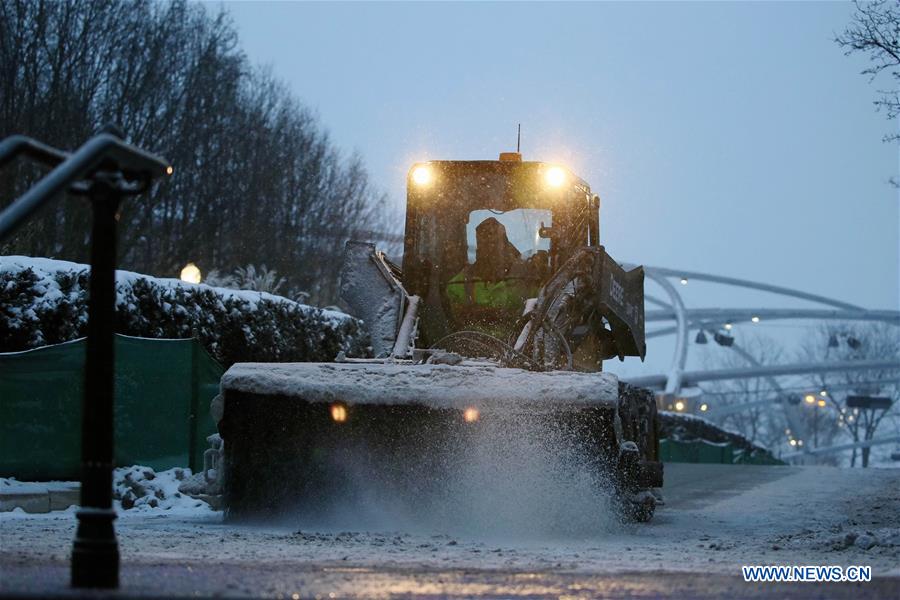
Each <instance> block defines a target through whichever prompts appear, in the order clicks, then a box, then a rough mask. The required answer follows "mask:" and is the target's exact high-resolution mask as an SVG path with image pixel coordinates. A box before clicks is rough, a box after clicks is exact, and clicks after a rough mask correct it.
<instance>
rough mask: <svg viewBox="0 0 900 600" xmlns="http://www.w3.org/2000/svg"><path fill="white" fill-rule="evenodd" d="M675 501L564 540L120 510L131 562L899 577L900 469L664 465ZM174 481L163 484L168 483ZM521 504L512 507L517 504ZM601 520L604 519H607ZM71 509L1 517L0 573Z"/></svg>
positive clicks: (62, 555)
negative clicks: (809, 569)
mask: <svg viewBox="0 0 900 600" xmlns="http://www.w3.org/2000/svg"><path fill="white" fill-rule="evenodd" d="M666 469H667V474H666V476H667V485H666V487H665V488H664V494H665V496H666V501H667V504H666V506H664V507H661V508H660V509H659V510H658V511H657V515H656V516H655V517H654V520H653V521H652V522H651V523H649V524H644V525H638V524H627V525H623V524H613V525H608V526H607V527H606V531H605V533H603V534H597V533H592V534H584V535H569V536H567V537H565V538H558V537H557V538H553V537H541V536H530V535H528V534H527V533H522V532H519V534H518V535H516V536H506V537H504V536H496V535H495V536H491V537H488V536H484V537H481V536H477V535H471V534H470V535H460V534H459V533H458V532H454V531H440V530H435V531H419V532H411V531H397V530H393V529H391V528H390V527H385V528H383V529H379V530H369V531H366V530H355V531H342V529H341V527H340V523H332V524H319V525H318V526H313V525H312V524H310V523H300V522H296V523H285V524H280V525H277V526H276V525H272V526H267V527H257V526H249V525H240V524H232V523H226V522H223V520H222V516H221V513H213V512H212V511H210V510H208V509H203V510H200V509H199V508H198V509H197V510H194V511H191V510H184V511H175V510H174V508H173V509H172V510H169V511H167V510H165V509H163V508H161V507H157V508H150V507H147V508H145V509H143V510H140V511H138V510H130V511H120V517H121V518H120V519H119V521H117V524H116V527H117V531H118V535H119V542H120V546H121V549H122V556H123V562H124V563H128V562H131V563H141V564H145V563H146V564H150V563H153V562H154V561H160V560H167V561H180V562H184V563H186V564H190V563H191V562H195V563H197V564H200V563H203V564H209V563H211V562H214V563H216V564H235V565H254V564H299V563H303V564H304V565H309V564H316V565H321V566H323V567H328V566H329V565H331V566H334V567H339V568H354V567H373V566H377V567H381V568H392V567H409V568H418V567H422V568H429V567H430V568H441V569H454V568H462V569H502V570H533V571H534V570H543V571H546V570H553V571H554V572H578V573H610V572H625V571H629V572H633V571H654V572H658V571H683V572H694V573H707V574H709V573H721V574H726V575H736V574H738V573H739V568H740V566H741V565H755V564H788V565H843V566H847V565H871V566H872V568H873V574H874V576H875V577H883V576H886V575H892V576H900V472H898V471H897V470H887V469H885V470H880V469H865V470H863V469H837V468H830V467H776V466H744V465H739V466H738V465H691V464H667V465H666ZM167 485H168V484H167ZM509 502H510V503H515V502H516V499H515V498H510V499H509ZM604 518H605V517H604V515H598V519H604ZM74 528H75V519H74V516H73V515H72V514H67V513H51V514H47V515H23V514H10V513H6V514H2V515H0V564H3V563H7V564H9V563H14V564H29V565H31V564H36V563H40V562H42V561H65V560H67V558H68V552H69V548H70V546H71V540H72V536H73V534H74Z"/></svg>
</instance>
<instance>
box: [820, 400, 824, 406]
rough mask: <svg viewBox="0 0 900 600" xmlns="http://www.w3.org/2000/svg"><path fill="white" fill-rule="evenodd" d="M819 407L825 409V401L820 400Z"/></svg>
mask: <svg viewBox="0 0 900 600" xmlns="http://www.w3.org/2000/svg"><path fill="white" fill-rule="evenodd" d="M819 407H820V408H824V407H825V401H824V400H819Z"/></svg>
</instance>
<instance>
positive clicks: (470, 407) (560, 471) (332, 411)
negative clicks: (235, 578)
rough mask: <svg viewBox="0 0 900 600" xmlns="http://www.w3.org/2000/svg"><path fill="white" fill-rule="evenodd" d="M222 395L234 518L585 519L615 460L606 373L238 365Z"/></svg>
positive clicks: (614, 422)
mask: <svg viewBox="0 0 900 600" xmlns="http://www.w3.org/2000/svg"><path fill="white" fill-rule="evenodd" d="M222 393H223V396H224V413H223V416H222V420H221V422H220V423H219V430H220V433H221V435H222V438H223V439H224V441H225V503H226V507H227V516H228V518H229V519H232V520H246V519H289V520H291V522H293V523H300V524H303V523H317V524H318V523H335V524H341V525H343V526H353V525H354V524H355V525H357V526H366V525H369V524H371V523H373V522H378V520H379V519H383V518H386V519H387V520H388V521H389V522H391V523H396V522H397V521H398V520H401V521H402V520H404V519H405V520H409V521H412V522H417V521H418V522H421V521H422V519H423V518H425V520H426V521H427V522H428V523H431V524H434V523H435V522H437V523H440V524H452V523H453V522H454V521H466V520H471V517H472V516H473V515H482V516H483V517H485V516H487V515H491V514H493V515H495V516H496V518H497V519H502V518H503V517H504V515H506V514H507V513H510V511H511V513H512V514H513V516H514V517H515V518H516V519H518V520H520V521H521V520H523V519H525V520H527V519H528V518H530V517H529V515H528V514H523V511H524V513H529V511H533V512H535V514H538V513H540V515H541V516H542V518H543V517H546V515H548V514H551V513H553V512H554V511H571V510H572V507H573V505H575V506H577V507H578V508H577V512H578V513H579V514H582V515H587V518H590V515H591V513H594V514H600V513H603V512H604V511H607V509H605V508H604V506H603V503H604V502H605V499H607V498H608V497H609V492H610V490H611V489H613V488H614V487H615V484H614V482H612V479H613V478H614V477H612V476H613V475H614V471H615V469H616V467H617V464H618V461H620V460H621V457H620V451H619V448H620V446H621V445H622V444H621V443H622V440H621V439H619V435H620V433H621V432H622V431H623V426H622V423H621V422H619V420H620V419H619V413H620V407H619V406H618V402H619V400H618V398H619V383H618V381H617V379H616V377H615V376H613V375H611V374H607V373H574V372H545V373H535V372H528V371H521V370H517V369H506V368H497V367H492V366H448V365H403V364H381V363H334V364H316V363H298V364H252V363H247V364H237V365H235V366H233V367H232V368H231V369H230V370H229V371H228V372H227V373H226V374H225V376H224V377H223V379H222ZM617 432H619V433H617ZM642 478H643V477H642ZM561 498H564V499H565V500H564V501H560V499H561ZM511 507H512V508H511ZM607 512H608V511H607ZM532 516H534V515H532ZM558 516H559V518H560V519H564V518H565V515H563V514H562V513H561V514H560V515H558ZM511 518H512V517H511ZM554 518H556V517H554ZM579 527H581V525H579Z"/></svg>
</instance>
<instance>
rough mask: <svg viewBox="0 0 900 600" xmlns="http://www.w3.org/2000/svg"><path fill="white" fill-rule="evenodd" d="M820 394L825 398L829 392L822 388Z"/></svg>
mask: <svg viewBox="0 0 900 600" xmlns="http://www.w3.org/2000/svg"><path fill="white" fill-rule="evenodd" d="M819 395H820V396H822V397H823V398H824V397H825V396H827V395H828V392H827V391H825V390H822V391H821V392H819Z"/></svg>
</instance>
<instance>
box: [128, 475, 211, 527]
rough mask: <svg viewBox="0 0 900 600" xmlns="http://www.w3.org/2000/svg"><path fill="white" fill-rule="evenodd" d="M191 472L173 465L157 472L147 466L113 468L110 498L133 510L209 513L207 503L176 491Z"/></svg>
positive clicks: (130, 510)
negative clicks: (172, 467)
mask: <svg viewBox="0 0 900 600" xmlns="http://www.w3.org/2000/svg"><path fill="white" fill-rule="evenodd" d="M190 476H191V470H190V469H183V468H174V469H168V470H166V471H159V472H156V471H154V470H153V469H151V468H150V467H143V466H140V465H135V466H132V467H120V468H118V469H116V470H115V471H114V472H113V498H114V499H115V504H116V509H118V510H119V511H120V512H121V511H128V512H132V511H133V512H135V513H148V512H149V513H161V512H163V511H165V512H166V513H170V514H181V515H196V516H202V515H208V514H212V513H213V512H214V511H213V509H212V508H211V507H210V505H209V504H207V503H206V502H204V501H202V500H198V499H196V498H192V497H191V496H188V495H187V494H184V493H182V492H180V491H178V486H179V485H181V483H182V482H183V481H184V480H185V479H187V478H188V477H190Z"/></svg>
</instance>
